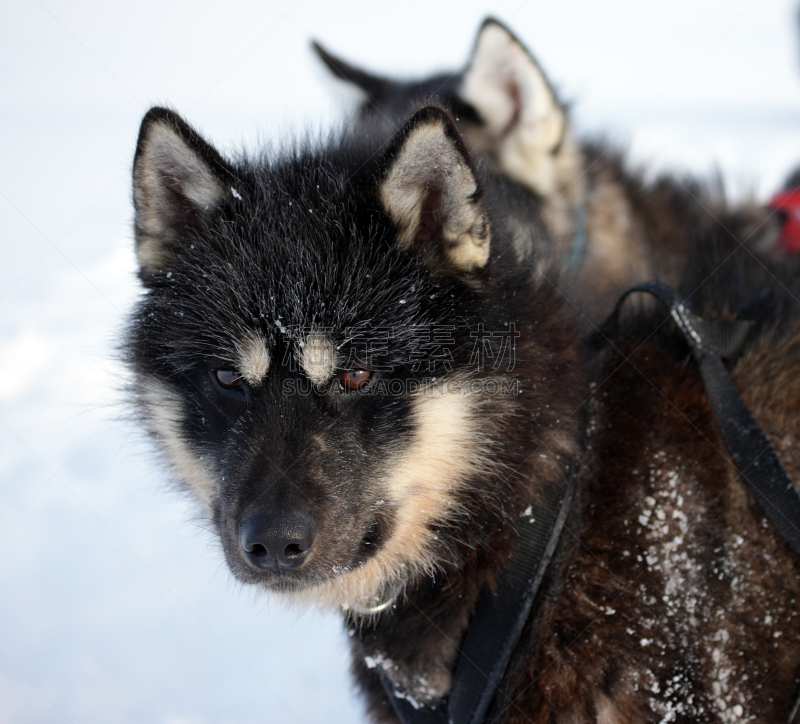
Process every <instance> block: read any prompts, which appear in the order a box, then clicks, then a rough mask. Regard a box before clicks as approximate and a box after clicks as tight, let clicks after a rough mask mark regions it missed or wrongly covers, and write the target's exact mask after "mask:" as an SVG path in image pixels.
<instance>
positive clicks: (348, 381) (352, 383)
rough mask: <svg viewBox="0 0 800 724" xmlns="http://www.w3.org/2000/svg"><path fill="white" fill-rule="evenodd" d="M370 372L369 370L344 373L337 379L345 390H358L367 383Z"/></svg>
mask: <svg viewBox="0 0 800 724" xmlns="http://www.w3.org/2000/svg"><path fill="white" fill-rule="evenodd" d="M371 376H372V372H370V371H369V370H350V371H349V372H345V373H344V374H343V375H342V376H341V377H340V378H339V379H340V381H341V385H342V387H343V388H344V389H346V390H358V389H360V388H362V387H363V386H364V385H366V384H367V382H369V378H370V377H371Z"/></svg>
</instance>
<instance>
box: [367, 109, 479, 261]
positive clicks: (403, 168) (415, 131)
mask: <svg viewBox="0 0 800 724" xmlns="http://www.w3.org/2000/svg"><path fill="white" fill-rule="evenodd" d="M378 198H379V199H380V202H381V204H382V205H383V208H384V210H385V211H386V213H387V214H388V215H389V217H390V218H391V219H392V221H393V222H394V223H395V225H396V226H397V241H396V243H397V246H398V247H399V248H400V249H402V250H404V251H411V252H416V253H418V254H419V255H420V256H421V257H422V259H424V260H425V263H426V264H427V266H428V267H429V268H431V269H432V270H433V271H445V272H450V273H454V274H457V275H460V274H463V273H467V274H469V273H471V272H475V271H478V270H480V269H481V268H483V267H484V266H486V263H487V262H488V260H489V220H488V217H487V214H486V210H485V208H484V205H483V201H482V199H481V187H480V184H479V182H478V177H477V175H476V173H475V168H474V166H473V164H472V160H471V159H470V157H469V153H468V152H467V149H466V147H465V146H464V142H463V141H462V140H461V137H460V136H459V135H458V131H456V128H455V126H454V125H453V121H452V120H451V118H450V116H449V115H448V114H447V112H445V111H444V110H442V109H441V108H438V107H436V106H427V107H425V108H422V109H421V110H419V111H417V112H416V113H415V114H414V115H413V116H412V117H411V118H410V119H409V120H408V121H407V122H406V123H405V124H404V125H403V127H402V128H401V129H400V130H399V131H398V132H397V134H396V135H395V137H394V140H393V141H392V142H391V143H390V144H389V147H388V149H387V151H386V154H385V156H384V170H383V174H382V178H381V180H380V183H379V186H378Z"/></svg>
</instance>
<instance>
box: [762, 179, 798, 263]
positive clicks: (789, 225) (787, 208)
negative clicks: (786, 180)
mask: <svg viewBox="0 0 800 724" xmlns="http://www.w3.org/2000/svg"><path fill="white" fill-rule="evenodd" d="M769 207H770V208H771V209H776V210H777V211H782V212H783V213H784V214H785V215H786V221H784V222H783V227H782V228H781V235H780V238H779V239H778V243H779V244H780V245H781V247H782V248H783V249H784V251H787V252H789V253H790V254H797V253H798V252H800V188H797V189H789V190H787V191H778V193H777V194H775V195H774V196H773V197H772V200H771V201H770V202H769Z"/></svg>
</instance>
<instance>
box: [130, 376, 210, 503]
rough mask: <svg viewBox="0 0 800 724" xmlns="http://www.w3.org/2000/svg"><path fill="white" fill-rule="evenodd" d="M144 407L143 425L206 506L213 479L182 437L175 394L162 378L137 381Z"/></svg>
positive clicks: (180, 417)
mask: <svg viewBox="0 0 800 724" xmlns="http://www.w3.org/2000/svg"><path fill="white" fill-rule="evenodd" d="M140 390H141V397H142V399H143V400H144V403H145V406H146V409H147V426H148V428H149V430H150V431H151V432H152V433H154V434H155V436H156V438H157V439H158V441H159V443H160V445H161V450H162V452H163V453H164V455H165V456H166V458H167V462H168V463H169V465H170V467H171V468H172V469H173V470H174V471H175V472H176V473H177V475H178V477H179V478H180V479H181V481H182V482H183V483H185V484H186V486H187V487H188V488H189V490H190V491H191V492H192V493H194V494H195V495H196V496H197V497H198V498H199V499H200V501H201V502H203V503H204V504H205V505H206V507H209V508H210V507H211V501H212V500H213V498H214V487H215V486H214V482H213V480H212V478H211V476H210V475H209V473H208V471H207V470H206V469H205V467H204V465H203V463H202V461H201V460H200V459H199V458H198V456H197V455H196V454H195V453H194V452H193V451H192V449H191V448H190V447H189V445H188V444H187V442H186V441H185V440H184V439H183V437H182V435H181V432H180V428H181V421H182V420H183V413H182V412H181V404H180V399H179V397H178V396H177V395H176V394H175V393H174V392H173V391H172V390H171V389H170V388H169V387H168V386H167V385H165V384H164V383H163V382H161V381H160V380H157V379H155V378H147V379H145V380H143V381H142V382H141V383H140Z"/></svg>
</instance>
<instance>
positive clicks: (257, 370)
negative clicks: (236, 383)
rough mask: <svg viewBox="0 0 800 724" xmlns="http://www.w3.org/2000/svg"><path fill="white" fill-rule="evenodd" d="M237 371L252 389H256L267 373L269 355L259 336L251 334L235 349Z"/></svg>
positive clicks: (265, 344)
mask: <svg viewBox="0 0 800 724" xmlns="http://www.w3.org/2000/svg"><path fill="white" fill-rule="evenodd" d="M236 355H237V357H238V358H239V361H238V365H237V370H238V372H239V374H240V375H242V377H244V378H245V380H247V382H248V383H249V384H250V385H252V386H253V387H258V386H259V385H260V384H261V382H262V381H263V379H264V377H265V376H266V374H267V372H268V371H269V365H270V361H271V360H270V355H269V350H268V349H267V343H266V342H265V340H264V338H263V337H262V336H261V335H260V334H256V333H255V332H253V333H251V334H250V335H249V336H248V337H246V338H245V340H244V341H243V342H242V343H241V345H240V346H238V347H237V348H236Z"/></svg>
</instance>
